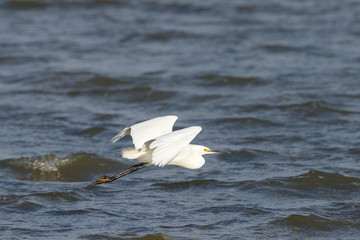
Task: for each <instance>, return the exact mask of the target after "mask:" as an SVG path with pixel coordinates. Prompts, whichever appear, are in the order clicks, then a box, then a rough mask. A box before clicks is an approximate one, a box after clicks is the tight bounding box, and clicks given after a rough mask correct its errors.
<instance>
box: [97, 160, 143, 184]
mask: <svg viewBox="0 0 360 240" xmlns="http://www.w3.org/2000/svg"><path fill="white" fill-rule="evenodd" d="M149 165H150V164H148V163H140V164H136V165H134V166H132V167H129V168H128V169H126V170H125V171H122V172H120V173H118V174H116V175H114V176H112V177H108V176H105V175H102V176H101V178H99V179H98V180H96V181H95V182H94V184H101V183H109V182H112V181H115V180H116V179H118V178H121V177H123V176H125V175H127V174H129V173H132V172H135V171H137V170H139V169H140V168H143V167H146V166H149Z"/></svg>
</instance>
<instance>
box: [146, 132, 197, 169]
mask: <svg viewBox="0 0 360 240" xmlns="http://www.w3.org/2000/svg"><path fill="white" fill-rule="evenodd" d="M200 132H201V127H199V126H193V127H188V128H184V129H181V130H177V131H174V132H171V133H168V134H165V135H162V136H159V137H157V138H156V139H155V140H154V141H153V142H152V143H151V144H150V146H149V148H150V149H154V151H153V153H152V163H153V164H154V165H157V166H160V167H163V166H165V165H166V164H167V163H169V162H170V161H171V160H173V159H174V158H175V157H176V155H178V154H179V153H180V152H181V150H183V149H184V148H185V147H186V146H187V145H188V144H189V143H190V142H191V141H192V140H193V139H194V138H195V137H196V135H198V134H199V133H200Z"/></svg>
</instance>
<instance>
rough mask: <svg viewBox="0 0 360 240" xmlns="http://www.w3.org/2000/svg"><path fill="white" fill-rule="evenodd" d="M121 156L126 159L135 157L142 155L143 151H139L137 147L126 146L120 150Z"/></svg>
mask: <svg viewBox="0 0 360 240" xmlns="http://www.w3.org/2000/svg"><path fill="white" fill-rule="evenodd" d="M121 154H122V157H123V158H127V159H136V158H139V157H140V156H142V155H144V154H145V152H140V150H139V149H131V148H126V149H123V150H122V151H121Z"/></svg>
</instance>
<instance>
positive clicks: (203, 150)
mask: <svg viewBox="0 0 360 240" xmlns="http://www.w3.org/2000/svg"><path fill="white" fill-rule="evenodd" d="M197 150H198V151H199V153H200V154H201V155H204V154H214V153H225V152H223V151H219V150H214V149H210V148H208V147H205V146H201V145H198V146H197Z"/></svg>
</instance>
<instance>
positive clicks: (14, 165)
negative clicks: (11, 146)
mask: <svg viewBox="0 0 360 240" xmlns="http://www.w3.org/2000/svg"><path fill="white" fill-rule="evenodd" d="M0 166H2V168H7V169H10V170H11V173H12V175H13V177H14V178H16V179H19V180H29V181H64V182H72V181H89V180H90V181H91V180H94V178H95V177H96V175H100V174H103V173H106V172H109V171H113V170H114V169H121V168H124V167H126V166H127V165H125V164H123V163H121V162H118V161H113V160H111V159H108V158H104V157H100V156H98V155H96V154H92V153H75V154H70V155H68V156H65V157H58V156H56V155H55V154H53V153H47V154H45V155H43V156H38V157H21V158H17V159H4V160H0Z"/></svg>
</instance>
